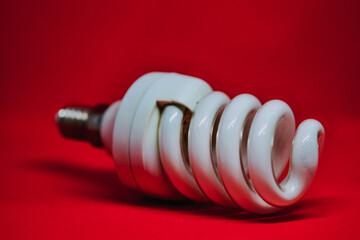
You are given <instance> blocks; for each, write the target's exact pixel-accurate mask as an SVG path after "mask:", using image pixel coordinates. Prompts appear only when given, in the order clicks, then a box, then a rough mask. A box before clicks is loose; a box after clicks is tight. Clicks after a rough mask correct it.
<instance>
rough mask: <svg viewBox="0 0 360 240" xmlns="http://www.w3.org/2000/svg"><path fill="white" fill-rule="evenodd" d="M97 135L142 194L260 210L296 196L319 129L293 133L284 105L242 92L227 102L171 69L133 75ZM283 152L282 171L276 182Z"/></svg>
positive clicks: (311, 171) (309, 174)
mask: <svg viewBox="0 0 360 240" xmlns="http://www.w3.org/2000/svg"><path fill="white" fill-rule="evenodd" d="M100 130H101V138H102V141H103V143H104V145H105V147H106V148H107V149H108V150H109V151H110V152H112V154H113V156H114V159H115V163H116V169H117V172H118V175H119V177H120V179H121V180H122V182H123V183H124V184H125V185H127V186H129V187H131V188H133V189H136V190H138V191H141V192H144V193H146V194H149V195H152V196H156V197H161V198H168V199H181V198H182V197H183V196H185V197H187V198H189V199H192V200H195V201H208V200H212V201H214V202H216V203H218V204H220V205H223V206H229V207H238V206H240V207H242V208H243V209H245V210H247V211H250V212H254V213H260V214H267V213H272V212H276V211H279V210H281V209H282V208H283V207H285V206H288V205H291V204H293V203H295V202H296V201H298V200H299V199H300V198H301V197H302V196H303V194H304V193H305V192H306V190H307V189H308V188H309V185H310V183H311V182H312V180H313V177H314V175H315V171H316V169H317V164H318V157H319V149H320V148H321V145H322V144H323V139H324V137H323V136H324V129H323V127H322V125H321V124H320V123H319V122H318V121H316V120H312V119H309V120H305V121H304V122H302V123H301V124H300V126H299V127H298V129H297V131H296V133H295V120H294V116H293V113H292V111H291V109H290V108H289V106H288V105H287V104H286V103H284V102H282V101H280V100H273V101H269V102H267V103H265V104H264V105H262V106H261V104H260V102H259V100H257V99H256V98H255V97H254V96H252V95H249V94H242V95H239V96H237V97H235V98H234V99H232V100H231V101H230V99H229V98H228V97H227V96H226V95H225V94H224V93H221V92H213V91H212V89H211V88H210V86H209V85H208V84H206V83H205V82H204V81H202V80H200V79H197V78H193V77H189V76H185V75H180V74H175V73H149V74H146V75H144V76H142V77H141V78H139V79H138V80H137V81H136V82H135V83H134V84H133V85H132V86H131V88H130V89H129V90H128V92H127V93H126V95H125V96H124V98H123V99H122V100H121V101H118V102H116V103H114V104H113V105H112V106H111V107H110V108H109V109H108V110H107V111H106V112H105V114H104V117H103V121H102V123H101V129H100ZM289 156H290V163H289V172H288V175H287V177H286V178H285V180H283V181H282V182H281V183H279V182H278V180H277V179H278V177H279V176H280V175H281V173H282V172H283V171H284V169H285V167H286V164H287V161H288V158H289Z"/></svg>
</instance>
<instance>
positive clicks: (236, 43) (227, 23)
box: [0, 0, 360, 239]
mask: <svg viewBox="0 0 360 240" xmlns="http://www.w3.org/2000/svg"><path fill="white" fill-rule="evenodd" d="M357 2H358V1H325V0H322V1H313V0H312V1H310V0H309V1H261V2H259V1H248V2H245V1H165V0H163V1H146V2H145V1H126V2H122V1H97V2H96V1H22V0H12V1H2V2H1V3H0V19H1V20H0V25H1V27H0V31H1V37H0V48H1V49H0V56H1V58H0V61H1V64H0V79H1V80H0V108H1V115H0V116H1V117H0V161H1V167H0V238H1V239H68V238H72V239H80V237H81V238H82V239H93V238H94V239H104V238H107V237H114V238H117V239H127V238H157V239H173V238H187V239H188V238H204V239H212V238H219V237H221V238H224V237H230V238H242V239H253V238H256V237H262V238H265V239H269V238H277V239H278V238H287V239H308V238H316V239H319V238H320V237H321V238H322V239H324V238H325V237H326V238H327V239H329V238H334V239H339V238H341V239H346V238H352V239H356V238H357V239H359V238H360V234H359V227H360V224H359V220H358V218H359V214H360V209H359V199H360V194H359V187H360V174H359V170H360V161H359V160H360V159H359V158H360V148H359V143H358V142H359V141H358V137H359V134H360V124H359V123H360V111H359V103H360V102H359V90H360V83H359V82H360V70H359V69H360V67H359V66H360V48H359V46H360V45H359V42H360V30H359V29H360V28H359V24H360V13H359V9H360V7H359V4H357ZM153 70H161V71H175V72H180V73H185V74H189V75H194V76H197V77H201V78H203V79H205V80H207V81H208V82H209V83H210V84H211V85H212V86H213V87H214V89H217V90H221V91H224V92H226V93H228V94H229V95H230V96H231V97H234V96H236V95H237V94H239V93H244V92H248V93H252V94H254V95H256V96H257V97H258V98H259V99H260V100H261V101H262V102H265V101H268V100H270V99H273V98H278V99H282V100H284V101H286V102H287V103H288V104H289V105H290V106H291V107H292V109H293V110H294V113H295V116H296V119H297V123H299V122H300V121H301V120H304V119H305V118H309V117H312V118H316V119H318V120H320V121H321V122H322V123H323V125H324V127H325V130H326V141H325V148H324V152H323V155H322V158H321V160H320V165H319V170H318V173H317V176H316V178H315V181H314V183H313V185H312V186H311V188H310V190H309V192H308V193H307V195H306V196H305V197H304V198H303V199H302V200H301V201H300V202H299V203H298V204H296V205H295V206H293V207H291V208H289V209H288V210H286V211H285V212H283V213H281V214H278V215H275V216H270V217H259V216H254V215H250V214H247V213H245V212H234V211H233V210H229V209H223V208H220V207H217V206H215V205H204V206H203V205H197V204H191V203H186V204H174V203H169V202H159V201H154V200H153V201H151V200H148V199H144V198H142V197H141V196H139V195H136V194H134V193H131V192H129V191H128V190H126V189H125V188H124V187H123V186H122V185H121V184H120V183H119V181H118V179H117V176H116V174H115V171H113V163H112V160H111V158H110V157H109V156H107V155H106V153H105V152H103V151H102V150H98V149H93V148H92V147H91V146H90V145H88V144H86V143H78V142H74V141H68V140H64V139H62V138H61V137H60V135H59V134H58V132H57V129H56V128H55V125H54V122H53V117H54V113H55V111H56V109H57V108H58V107H60V106H62V105H64V104H67V103H74V102H77V103H87V104H95V103H98V102H112V101H114V100H116V99H118V98H121V97H122V96H123V94H124V93H125V91H126V89H127V88H128V87H129V86H130V85H131V83H132V82H133V81H134V80H135V79H136V78H137V77H139V76H140V75H141V74H143V73H146V72H149V71H153Z"/></svg>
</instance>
